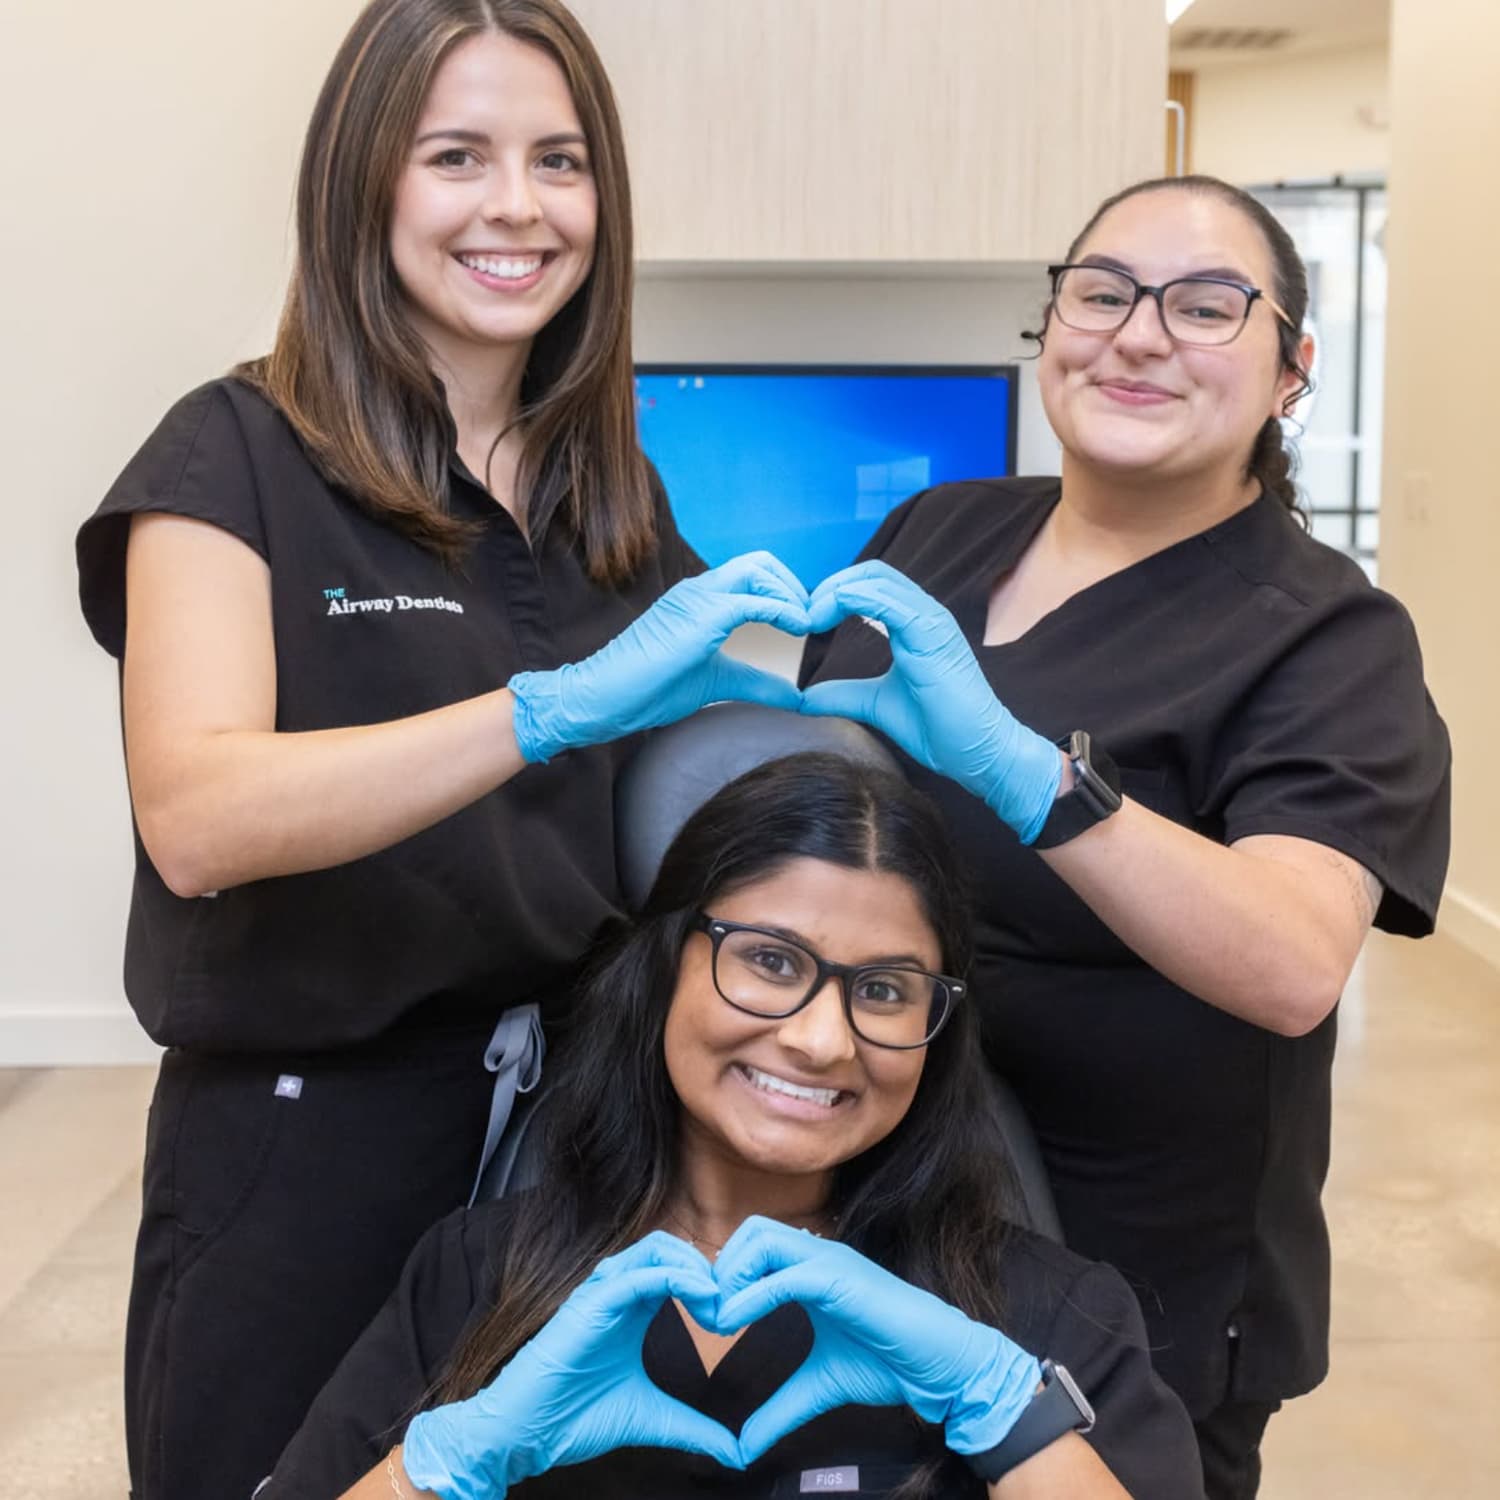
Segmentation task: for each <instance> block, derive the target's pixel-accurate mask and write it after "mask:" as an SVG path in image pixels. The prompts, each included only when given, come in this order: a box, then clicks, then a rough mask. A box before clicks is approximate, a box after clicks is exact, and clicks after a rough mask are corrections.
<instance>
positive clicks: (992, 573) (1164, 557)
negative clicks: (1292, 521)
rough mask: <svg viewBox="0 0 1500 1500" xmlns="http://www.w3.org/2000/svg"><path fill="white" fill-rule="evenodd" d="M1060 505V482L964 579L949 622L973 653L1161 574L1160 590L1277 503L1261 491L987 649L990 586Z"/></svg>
mask: <svg viewBox="0 0 1500 1500" xmlns="http://www.w3.org/2000/svg"><path fill="white" fill-rule="evenodd" d="M1061 501H1062V483H1061V481H1059V482H1058V483H1057V486H1056V488H1055V489H1052V490H1049V491H1048V492H1046V493H1044V494H1043V495H1042V496H1041V497H1040V503H1039V504H1037V505H1036V506H1035V508H1034V509H1033V510H1032V511H1031V513H1030V514H1029V515H1026V516H1024V517H1023V518H1021V521H1020V524H1019V525H1017V526H1016V527H1015V529H1014V530H1013V531H1012V532H1011V534H1010V535H1009V536H1008V537H1006V539H1005V545H1004V547H1003V548H1002V549H1001V552H1000V554H999V556H997V557H995V558H994V559H992V560H991V562H990V565H989V566H987V567H986V568H985V569H983V570H981V571H980V572H979V573H978V574H977V575H975V577H973V578H972V579H971V580H970V583H969V587H968V588H967V589H965V590H964V592H963V594H962V595H961V597H959V598H958V599H957V600H955V602H954V606H953V615H954V618H955V619H956V620H957V621H958V625H959V629H960V630H962V631H963V633H964V635H965V637H966V638H967V639H968V640H969V641H971V642H972V643H973V645H974V648H975V650H976V651H982V652H1000V651H1009V650H1012V649H1014V648H1018V647H1026V646H1029V645H1031V644H1032V643H1033V642H1035V641H1036V640H1037V639H1038V638H1040V637H1042V636H1044V635H1045V634H1047V633H1048V632H1050V631H1051V630H1052V629H1053V628H1055V627H1056V626H1057V625H1058V624H1059V623H1060V622H1065V621H1066V620H1067V619H1068V618H1070V617H1071V616H1072V615H1073V614H1074V613H1076V612H1077V610H1079V609H1083V608H1087V609H1089V610H1090V611H1091V612H1094V613H1097V611H1098V609H1099V607H1100V606H1099V601H1100V600H1101V599H1103V600H1106V601H1107V600H1108V599H1109V597H1110V596H1111V595H1113V594H1116V593H1119V594H1121V595H1122V596H1123V597H1124V598H1126V599H1128V598H1129V597H1131V596H1134V595H1137V594H1139V593H1140V591H1141V590H1142V589H1143V587H1145V586H1146V584H1147V583H1148V582H1149V581H1151V580H1152V576H1153V575H1154V574H1158V573H1160V574H1163V575H1164V576H1163V577H1161V578H1156V579H1155V580H1154V582H1155V585H1156V586H1157V587H1160V586H1162V585H1164V584H1166V583H1168V582H1169V581H1170V578H1171V576H1172V573H1173V571H1174V569H1177V568H1179V567H1181V566H1182V565H1183V561H1184V559H1187V558H1190V557H1191V556H1192V555H1193V554H1194V553H1195V552H1196V551H1197V550H1198V549H1199V548H1201V547H1204V546H1212V545H1214V544H1215V543H1216V542H1218V541H1219V540H1220V539H1221V538H1222V537H1224V536H1225V535H1227V534H1229V533H1230V532H1233V531H1236V530H1238V529H1240V528H1241V527H1244V528H1254V527H1257V526H1260V525H1262V524H1263V522H1262V518H1263V517H1264V516H1266V515H1268V514H1273V513H1274V510H1275V507H1276V506H1277V505H1278V504H1279V502H1278V501H1277V500H1276V499H1275V498H1274V497H1273V496H1271V495H1269V494H1268V493H1267V492H1266V491H1265V490H1262V491H1261V493H1260V494H1259V495H1258V496H1257V497H1256V498H1255V499H1254V500H1252V501H1251V502H1250V504H1249V505H1245V506H1241V507H1240V509H1239V510H1237V511H1235V512H1234V514H1233V515H1229V516H1226V517H1225V518H1224V519H1223V520H1222V521H1216V522H1215V523H1214V524H1213V525H1212V526H1208V527H1205V528H1204V529H1203V530H1202V531H1195V532H1194V533H1193V534H1192V535H1191V536H1185V537H1182V538H1181V539H1180V540H1178V541H1175V542H1171V543H1169V544H1168V545H1167V546H1165V547H1161V548H1159V549H1158V550H1157V551H1155V552H1151V553H1148V554H1147V555H1146V556H1145V557H1142V558H1138V559H1137V560H1136V561H1135V562H1133V563H1129V564H1127V565H1126V566H1125V567H1123V568H1117V569H1116V570H1115V571H1114V572H1113V573H1107V574H1106V575H1105V576H1104V577H1103V578H1100V579H1098V580H1097V581H1095V582H1094V583H1091V584H1089V585H1088V586H1087V587H1085V588H1081V589H1079V590H1077V591H1076V592H1075V593H1072V594H1070V595H1069V596H1068V597H1067V598H1066V599H1064V600H1063V601H1062V603H1061V604H1059V605H1057V606H1056V607H1055V608H1053V609H1050V610H1048V611H1047V613H1046V614H1044V615H1043V616H1042V617H1041V618H1040V619H1038V620H1036V621H1035V622H1034V623H1033V624H1032V625H1031V626H1030V628H1029V629H1027V630H1025V631H1023V632H1022V633H1021V634H1020V635H1018V636H1016V637H1015V638H1014V639H1013V640H1009V641H996V642H995V643H994V644H993V645H989V644H986V643H985V639H984V633H985V628H986V626H987V624H988V622H989V607H990V594H991V593H992V592H993V590H994V587H995V584H996V583H997V582H998V581H999V579H1000V578H1001V577H1003V576H1004V574H1006V573H1008V572H1009V571H1010V570H1011V569H1012V568H1013V567H1015V566H1016V564H1017V563H1018V562H1019V561H1020V560H1021V558H1022V557H1023V556H1025V554H1026V551H1027V549H1028V548H1029V547H1030V546H1031V544H1032V543H1033V542H1034V541H1035V540H1036V538H1037V535H1038V533H1040V531H1041V529H1042V527H1043V526H1044V525H1045V524H1046V523H1047V520H1048V518H1049V517H1050V516H1051V515H1052V512H1053V511H1054V510H1056V508H1057V506H1058V505H1059V504H1060V503H1061Z"/></svg>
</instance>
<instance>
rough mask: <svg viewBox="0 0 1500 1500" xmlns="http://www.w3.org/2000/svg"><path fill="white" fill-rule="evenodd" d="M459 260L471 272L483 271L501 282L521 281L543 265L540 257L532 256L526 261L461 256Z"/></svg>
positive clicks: (487, 256)
mask: <svg viewBox="0 0 1500 1500" xmlns="http://www.w3.org/2000/svg"><path fill="white" fill-rule="evenodd" d="M458 259H459V263H460V264H461V265H465V266H468V267H469V268H470V270H474V271H483V272H484V274H485V275H486V276H494V277H497V278H498V279H499V280H501V281H519V280H520V279H521V278H522V277H523V276H530V275H531V274H532V273H533V272H535V271H538V270H540V269H541V265H542V257H541V256H540V255H531V256H528V257H527V258H526V259H525V260H509V259H505V258H502V257H501V256H498V255H460V256H459V257H458Z"/></svg>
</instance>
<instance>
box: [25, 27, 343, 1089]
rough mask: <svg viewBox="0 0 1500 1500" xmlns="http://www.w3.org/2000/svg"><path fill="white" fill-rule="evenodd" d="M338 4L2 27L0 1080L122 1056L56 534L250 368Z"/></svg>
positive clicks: (108, 850)
mask: <svg viewBox="0 0 1500 1500" xmlns="http://www.w3.org/2000/svg"><path fill="white" fill-rule="evenodd" d="M357 5H358V0H316V3H312V0H256V3H255V4H253V5H244V6H232V5H228V4H223V3H220V0H138V3H136V4H132V5H115V4H107V3H103V0H85V3H82V4H63V3H55V0H19V3H17V0H10V3H8V4H6V5H5V6H4V26H3V41H0V136H3V138H4V140H5V142H6V148H5V151H4V154H3V159H0V202H3V203H4V211H3V213H0V288H3V291H0V299H3V303H0V305H3V313H0V317H3V328H0V347H3V348H4V351H5V359H4V361H3V364H0V423H3V441H4V451H5V456H6V464H5V471H4V491H3V496H4V498H3V504H4V509H5V521H6V533H5V534H6V543H7V566H6V568H5V585H4V587H3V589H0V641H3V643H4V644H3V647H0V650H3V678H0V681H3V684H4V693H5V701H6V708H5V713H4V731H3V734H0V759H3V781H0V787H3V790H0V798H3V801H0V1063H4V1062H22V1061H37V1060H45V1059H47V1058H49V1057H53V1056H69V1055H74V1056H77V1055H81V1056H97V1057H111V1056H119V1055H128V1053H129V1052H130V1051H131V1050H135V1051H136V1052H140V1051H141V1050H142V1049H143V1043H142V1041H141V1040H140V1038H139V1033H138V1032H137V1030H136V1028H135V1026H134V1022H133V1020H132V1019H131V1017H130V1016H129V1013H128V1012H127V1011H126V1010H125V1007H124V1003H123V1000H122V998H121V985H120V952H121V945H122V938H123V934H124V926H125V907H126V898H127V896H128V893H129V871H130V833H129V821H128V816H127V810H126V801H125V788H124V777H123V775H122V771H121V761H120V748H119V720H118V708H117V701H116V690H115V673H114V668H113V665H112V663H111V662H110V661H109V659H108V658H107V657H106V656H105V655H104V653H103V652H102V651H100V650H99V649H98V648H97V647H96V646H95V645H94V644H93V641H92V640H91V639H90V637H89V636H88V633H87V631H86V630H85V628H84V626H83V622H82V620H81V618H80V616H79V613H78V607H77V603H76V582H75V577H74V570H73V554H72V545H73V541H72V539H73V532H74V530H75V528H76V527H77V524H78V522H79V521H80V520H81V519H82V518H83V517H84V516H85V515H86V514H87V513H88V512H89V511H90V510H91V509H92V508H93V506H94V505H95V504H97V502H98V500H99V499H100V497H101V496H102V495H103V493H104V490H105V489H106V487H107V486H108V484H109V482H110V480H111V479H112V478H113V477H114V475H115V473H116V472H117V471H118V470H119V468H120V467H121V465H122V464H123V463H124V461H125V460H126V459H127V458H128V457H129V456H130V454H131V453H132V451H133V450H134V449H135V448H136V447H137V446H138V445H139V444H140V443H141V442H142V441H143V439H144V438H145V436H146V434H147V433H148V432H149V431H150V430H151V428H152V426H153V425H154V424H155V422H156V421H157V419H158V418H159V417H160V416H161V414H162V412H163V410H164V409H165V408H166V407H167V406H168V405H169V404H170V403H171V402H172V401H173V400H174V399H175V398H176V397H177V396H179V395H181V394H182V393H183V392H185V391H187V390H188V389H190V388H191V387H192V386H194V385H196V384H198V383H199V382H200V381H202V380H205V379H207V378H209V377H211V376H213V375H215V374H217V373H218V372H220V371H222V370H223V369H224V368H225V367H226V366H227V365H229V364H230V363H232V362H233V361H234V360H235V359H236V358H238V357H240V356H242V355H244V354H246V353H248V352H251V351H254V350H257V349H259V348H261V347H262V346H263V345H264V343H265V340H266V337H267V334H268V332H269V330H270V328H271V326H272V324H273V321H274V317H275V314H276V309H277V306H278V304H279V301H280V291H281V284H282V278H283V274H284V267H285V254H284V249H285V242H286V231H287V228H288V206H289V202H290V198H289V186H290V182H291V174H292V171H293V168H294V166H295V162H296V157H297V151H298V147H299V144H300V136H301V132H302V128H303V124H304V122H305V120H306V118H307V115H308V113H309V112H310V110H311V107H312V100H313V96H314V93H315V91H316V88H317V85H318V82H319V80H320V78H321V76H322V73H323V70H324V69H325V67H326V66H327V63H328V59H329V57H330V55H331V53H332V50H333V48H334V46H335V45H336V43H337V39H338V37H339V36H340V35H341V33H342V32H343V30H344V28H345V27H346V26H347V24H348V22H349V19H350V18H351V17H352V16H353V15H354V14H355V12H356V10H357Z"/></svg>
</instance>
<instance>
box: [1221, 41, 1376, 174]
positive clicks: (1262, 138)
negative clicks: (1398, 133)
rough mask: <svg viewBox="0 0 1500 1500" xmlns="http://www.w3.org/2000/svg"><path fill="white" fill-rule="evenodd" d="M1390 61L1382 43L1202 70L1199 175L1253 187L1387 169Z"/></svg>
mask: <svg viewBox="0 0 1500 1500" xmlns="http://www.w3.org/2000/svg"><path fill="white" fill-rule="evenodd" d="M1386 61H1387V57H1386V49H1385V47H1384V46H1383V45H1377V46H1366V47H1360V48H1356V49H1353V50H1350V51H1343V50H1340V51H1330V52H1313V53H1307V54H1302V55H1298V56H1293V57H1288V58H1285V59H1282V60H1281V61H1278V62H1266V63H1236V64H1232V65H1225V66H1220V67H1213V68H1202V69H1200V70H1199V71H1198V73H1197V74H1196V77H1195V81H1194V85H1193V88H1194V93H1193V169H1194V170H1195V171H1198V172H1208V173H1211V174H1212V175H1213V176H1215V177H1223V178H1225V179H1226V180H1227V181H1229V182H1239V183H1246V184H1253V183H1268V182H1279V181H1282V180H1291V179H1296V178H1303V179H1306V178H1328V177H1333V176H1335V175H1338V174H1341V173H1342V174H1351V173H1383V172H1384V171H1385V170H1386V166H1387V164H1388V161H1389V156H1390V133H1389V131H1388V130H1386V129H1384V128H1382V126H1383V124H1384V122H1385V121H1386V119H1387V115H1388V107H1387V102H1388V95H1387V77H1386Z"/></svg>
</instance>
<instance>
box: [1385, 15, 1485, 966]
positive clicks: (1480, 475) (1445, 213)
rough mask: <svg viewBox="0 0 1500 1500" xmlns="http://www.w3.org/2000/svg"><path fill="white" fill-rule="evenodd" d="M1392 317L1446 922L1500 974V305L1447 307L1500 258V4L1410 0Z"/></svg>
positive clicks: (1401, 515)
mask: <svg viewBox="0 0 1500 1500" xmlns="http://www.w3.org/2000/svg"><path fill="white" fill-rule="evenodd" d="M1391 110H1392V116H1393V119H1394V122H1395V130H1394V133H1393V135H1392V138H1391V179H1390V181H1391V217H1390V227H1389V233H1388V238H1387V250H1388V254H1389V262H1390V309H1389V325H1388V326H1389V331H1388V340H1389V341H1388V344H1387V366H1386V401H1385V411H1386V420H1385V471H1384V488H1383V493H1384V496H1385V501H1384V505H1383V508H1382V512H1381V549H1380V568H1381V581H1382V582H1383V583H1384V584H1385V585H1386V586H1387V587H1389V588H1390V589H1391V590H1392V591H1393V592H1395V593H1396V594H1398V595H1399V596H1400V597H1401V598H1402V599H1403V600H1404V601H1405V602H1406V604H1407V605H1408V606H1409V608H1410V609H1411V611H1412V614H1413V615H1414V616H1415V617H1416V622H1417V629H1418V631H1419V632H1420V634H1421V637H1422V645H1423V648H1424V650H1425V653H1426V657H1427V676H1428V682H1429V683H1430V684H1431V687H1432V692H1433V696H1434V697H1435V698H1436V700H1437V703H1438V707H1439V708H1440V709H1441V710H1442V712H1443V715H1444V717H1445V718H1446V719H1447V721H1448V725H1449V728H1450V729H1451V731H1452V734H1453V741H1454V756H1455V771H1454V809H1453V811H1454V842H1453V864H1452V868H1451V871H1450V874H1449V884H1448V893H1447V896H1446V898H1445V905H1444V914H1443V919H1444V922H1445V925H1447V927H1448V928H1449V929H1450V930H1451V931H1452V932H1453V933H1454V934H1455V936H1458V937H1460V938H1462V939H1464V940H1465V941H1467V942H1469V943H1471V944H1472V945H1473V946H1475V947H1477V948H1479V949H1481V950H1482V951H1484V952H1485V953H1486V954H1487V955H1488V956H1490V957H1491V959H1492V960H1494V961H1495V962H1500V838H1497V835H1500V778H1497V776H1496V775H1495V771H1494V760H1495V748H1496V746H1497V745H1500V654H1497V651H1496V625H1495V606H1494V600H1495V571H1496V567H1497V564H1500V470H1497V467H1496V464H1495V457H1494V433H1495V412H1496V407H1497V404H1500V373H1497V371H1500V365H1497V360H1496V351H1497V350H1500V299H1496V298H1495V297H1493V296H1490V295H1488V294H1487V292H1484V291H1481V293H1480V295H1478V296H1477V297H1475V298H1473V299H1472V300H1470V301H1466V302H1465V303H1464V305H1463V306H1462V307H1461V308H1459V307H1455V306H1453V305H1452V304H1451V303H1449V304H1446V305H1445V303H1444V299H1445V298H1446V297H1448V296H1450V295H1451V293H1452V290H1453V287H1454V284H1455V280H1456V277H1455V263H1456V262H1457V260H1459V259H1460V258H1461V257H1463V256H1465V255H1478V257H1479V262H1478V270H1479V274H1480V277H1481V281H1480V285H1481V287H1483V286H1484V285H1485V282H1484V277H1486V276H1487V275H1488V270H1489V266H1488V262H1489V259H1490V257H1492V256H1493V254H1494V247H1495V245H1496V244H1497V243H1500V193H1497V192H1496V191H1495V184H1496V181H1497V163H1500V6H1497V5H1495V4H1494V0H1395V4H1394V11H1393V35H1392V46H1391Z"/></svg>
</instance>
